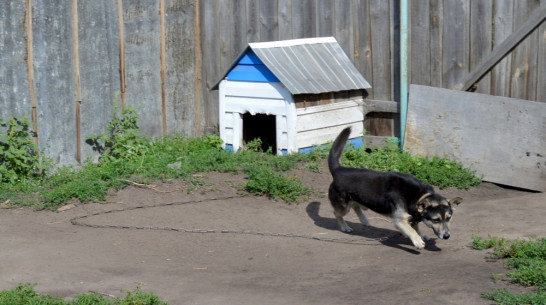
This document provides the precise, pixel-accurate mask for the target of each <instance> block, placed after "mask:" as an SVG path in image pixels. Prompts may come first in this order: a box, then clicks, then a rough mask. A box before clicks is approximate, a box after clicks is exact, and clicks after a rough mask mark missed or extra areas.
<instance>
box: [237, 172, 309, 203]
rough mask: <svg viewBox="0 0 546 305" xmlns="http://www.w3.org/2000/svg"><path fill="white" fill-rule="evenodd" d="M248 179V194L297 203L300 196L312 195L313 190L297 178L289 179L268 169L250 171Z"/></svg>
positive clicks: (245, 187)
mask: <svg viewBox="0 0 546 305" xmlns="http://www.w3.org/2000/svg"><path fill="white" fill-rule="evenodd" d="M247 178H248V182H247V183H246V185H245V186H244V189H245V190H246V191H247V192H249V193H253V194H258V195H267V196H269V197H271V198H273V199H274V200H278V199H282V200H284V201H287V202H296V203H297V202H298V199H299V197H300V196H309V195H311V190H310V189H309V188H307V187H304V186H303V185H302V183H301V181H300V180H298V179H297V178H295V177H293V178H287V177H285V176H284V175H282V174H280V173H277V172H274V171H272V170H269V169H267V168H256V169H253V170H249V171H248V172H247Z"/></svg>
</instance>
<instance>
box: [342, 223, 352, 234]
mask: <svg viewBox="0 0 546 305" xmlns="http://www.w3.org/2000/svg"><path fill="white" fill-rule="evenodd" d="M340 229H341V232H345V233H353V229H352V228H351V227H349V225H347V224H344V225H342V226H341V227H340Z"/></svg>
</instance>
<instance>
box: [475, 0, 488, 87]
mask: <svg viewBox="0 0 546 305" xmlns="http://www.w3.org/2000/svg"><path fill="white" fill-rule="evenodd" d="M492 10H493V3H492V2H491V1H489V0H478V1H471V2H470V54H469V55H470V70H471V71H472V70H473V69H474V68H475V67H477V66H478V65H479V64H480V62H482V61H483V60H484V59H485V58H487V56H488V55H489V53H491V49H492V44H493V41H492V40H493V29H492V24H493V19H492V18H493V17H492ZM490 88H491V73H489V72H488V73H486V74H485V75H484V76H483V77H482V78H481V79H480V81H479V83H478V87H477V89H476V92H478V93H485V94H489V92H490Z"/></svg>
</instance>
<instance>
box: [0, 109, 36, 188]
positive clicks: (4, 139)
mask: <svg viewBox="0 0 546 305" xmlns="http://www.w3.org/2000/svg"><path fill="white" fill-rule="evenodd" d="M0 126H2V127H4V128H5V132H0V181H1V182H4V183H6V182H7V183H15V182H16V181H20V180H24V179H26V178H28V177H33V176H42V175H44V173H45V168H46V163H45V159H42V158H40V155H39V150H38V147H36V145H35V144H34V142H33V140H32V132H31V130H30V127H31V126H32V124H31V123H30V122H29V121H28V118H27V117H26V116H25V117H22V118H16V117H13V116H11V115H10V117H9V119H8V120H3V119H0Z"/></svg>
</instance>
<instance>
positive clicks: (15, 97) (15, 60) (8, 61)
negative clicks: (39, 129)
mask: <svg viewBox="0 0 546 305" xmlns="http://www.w3.org/2000/svg"><path fill="white" fill-rule="evenodd" d="M25 15H26V13H25V3H24V1H2V2H0V41H2V43H0V54H2V55H1V56H0V67H1V68H0V118H2V119H7V118H8V117H9V116H10V115H13V116H15V117H22V116H25V115H27V116H28V119H29V121H30V120H31V114H32V113H31V105H30V95H29V84H28V72H27V69H26V68H25V67H26V61H25V58H26V56H27V47H26V39H25V36H26V34H25V30H26V29H25V26H24V25H25ZM0 128H1V127H0Z"/></svg>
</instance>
